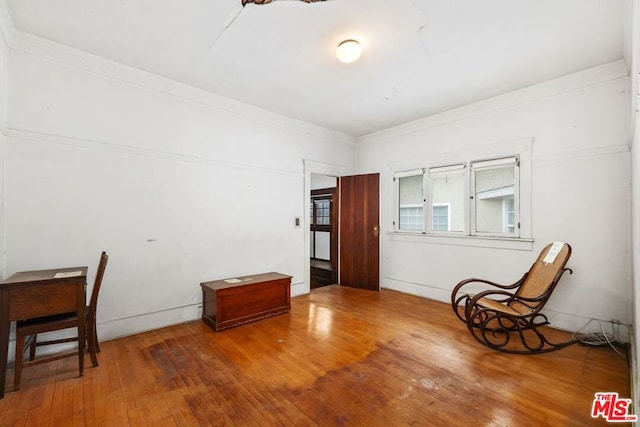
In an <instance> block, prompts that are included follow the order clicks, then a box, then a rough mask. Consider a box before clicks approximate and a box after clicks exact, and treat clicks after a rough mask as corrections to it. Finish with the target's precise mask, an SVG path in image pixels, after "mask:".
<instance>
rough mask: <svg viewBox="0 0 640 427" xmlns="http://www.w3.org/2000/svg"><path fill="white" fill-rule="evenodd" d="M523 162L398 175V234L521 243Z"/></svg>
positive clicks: (472, 164) (486, 162)
mask: <svg viewBox="0 0 640 427" xmlns="http://www.w3.org/2000/svg"><path fill="white" fill-rule="evenodd" d="M519 166H520V163H519V158H518V157H516V156H511V157H505V158H499V159H490V160H474V161H470V162H464V163H457V164H453V165H447V166H434V167H429V168H425V169H416V170H412V171H406V172H398V173H396V174H395V175H394V181H395V185H396V197H397V198H396V203H397V205H396V206H397V210H396V217H395V221H394V229H395V230H396V231H414V232H415V231H420V232H422V233H426V234H453V235H455V234H459V235H471V236H497V237H519V229H520V223H519V214H520V213H519V185H520V182H519V177H520V175H519Z"/></svg>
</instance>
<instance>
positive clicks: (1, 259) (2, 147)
mask: <svg viewBox="0 0 640 427" xmlns="http://www.w3.org/2000/svg"><path fill="white" fill-rule="evenodd" d="M4 8H5V3H4V2H2V3H0V278H4V277H5V276H6V274H5V267H6V265H5V264H6V259H5V256H6V247H5V243H6V239H5V236H6V234H5V228H6V221H5V190H4V187H5V163H6V144H7V72H8V71H7V63H8V56H9V44H10V42H11V39H10V37H11V32H12V25H11V22H10V21H9V20H8V19H6V17H7V16H8V13H7V12H6V10H5V9H4Z"/></svg>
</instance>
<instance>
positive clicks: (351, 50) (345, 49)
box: [336, 39, 362, 64]
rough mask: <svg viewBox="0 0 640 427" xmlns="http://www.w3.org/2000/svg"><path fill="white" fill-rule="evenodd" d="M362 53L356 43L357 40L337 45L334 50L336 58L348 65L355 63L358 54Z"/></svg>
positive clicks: (358, 56) (360, 47) (358, 44)
mask: <svg viewBox="0 0 640 427" xmlns="http://www.w3.org/2000/svg"><path fill="white" fill-rule="evenodd" d="M361 53H362V46H360V43H358V41H357V40H352V39H350V40H345V41H343V42H342V43H340V44H339V45H338V48H337V49H336V56H337V57H338V60H340V61H341V62H344V63H345V64H348V63H350V62H354V61H356V60H357V59H358V58H360V54H361Z"/></svg>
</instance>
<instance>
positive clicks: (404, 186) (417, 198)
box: [398, 175, 424, 230]
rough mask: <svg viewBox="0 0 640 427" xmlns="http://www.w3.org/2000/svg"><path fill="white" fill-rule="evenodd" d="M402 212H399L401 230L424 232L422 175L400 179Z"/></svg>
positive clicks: (399, 227)
mask: <svg viewBox="0 0 640 427" xmlns="http://www.w3.org/2000/svg"><path fill="white" fill-rule="evenodd" d="M399 193H400V194H399V195H398V197H399V198H400V212H398V214H399V215H398V218H399V224H398V229H400V230H422V228H423V225H422V224H423V223H424V221H423V219H422V218H423V213H422V206H423V199H422V175H414V176H407V177H403V178H399Z"/></svg>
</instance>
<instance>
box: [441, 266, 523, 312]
mask: <svg viewBox="0 0 640 427" xmlns="http://www.w3.org/2000/svg"><path fill="white" fill-rule="evenodd" d="M528 274H529V272H526V273H524V275H523V276H522V277H521V278H520V280H518V281H517V282H515V283H512V284H510V285H501V284H500V283H496V282H492V281H490V280H485V279H477V278H471V279H465V280H463V281H461V282H459V283H458V284H457V285H456V286H455V287H454V288H453V290H452V291H451V303H452V304H454V302H455V300H456V295H457V294H458V292H460V289H461V288H462V287H463V286H464V285H467V284H469V283H484V284H485V285H490V286H493V287H496V288H498V289H516V288H517V287H518V286H520V285H521V284H522V282H524V279H525V278H526V277H527V275H528Z"/></svg>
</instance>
